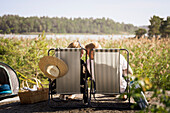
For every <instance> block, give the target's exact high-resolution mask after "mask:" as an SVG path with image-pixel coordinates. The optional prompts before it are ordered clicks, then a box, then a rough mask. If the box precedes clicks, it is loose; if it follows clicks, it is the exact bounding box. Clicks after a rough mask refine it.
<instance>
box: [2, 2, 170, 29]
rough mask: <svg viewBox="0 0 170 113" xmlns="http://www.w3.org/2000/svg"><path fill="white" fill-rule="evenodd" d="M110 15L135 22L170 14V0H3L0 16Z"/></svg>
mask: <svg viewBox="0 0 170 113" xmlns="http://www.w3.org/2000/svg"><path fill="white" fill-rule="evenodd" d="M4 14H15V15H19V16H24V17H29V16H38V17H40V16H49V17H67V18H70V17H72V18H75V17H76V18H77V17H81V18H90V17H93V18H102V17H105V18H110V19H113V20H114V21H115V22H120V23H121V22H124V23H125V24H129V23H130V24H133V25H135V26H142V25H149V24H150V23H149V19H150V18H151V17H152V16H153V15H156V16H159V17H161V18H164V19H166V18H167V16H170V0H0V16H3V15H4Z"/></svg>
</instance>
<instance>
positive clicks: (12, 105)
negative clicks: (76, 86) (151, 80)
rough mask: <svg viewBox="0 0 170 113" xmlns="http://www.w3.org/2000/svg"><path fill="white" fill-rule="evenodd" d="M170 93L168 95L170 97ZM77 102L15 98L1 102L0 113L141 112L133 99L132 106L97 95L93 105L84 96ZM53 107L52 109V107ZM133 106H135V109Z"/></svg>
mask: <svg viewBox="0 0 170 113" xmlns="http://www.w3.org/2000/svg"><path fill="white" fill-rule="evenodd" d="M169 94H170V93H168V95H169ZM151 95H152V92H146V93H145V96H146V97H147V98H148V99H149V98H150V97H151ZM76 97H77V99H76V100H66V101H61V100H59V99H58V98H55V100H56V101H57V102H54V101H50V102H49V103H48V101H43V102H38V103H34V104H21V103H20V100H19V97H14V98H10V99H8V100H7V99H6V100H1V101H0V113H30V112H36V113H37V112H38V113H39V112H41V113H48V112H50V113H53V112H54V113H56V112H59V113H60V112H64V113H70V112H71V113H77V112H83V113H84V112H95V113H100V112H102V113H103V112H111V113H134V112H137V111H140V108H139V107H138V106H137V105H136V104H135V102H134V100H133V99H131V102H130V106H129V103H128V101H127V100H126V101H120V99H116V97H113V96H112V97H109V96H108V95H96V100H94V99H92V101H91V105H90V106H87V105H84V104H83V102H82V99H81V98H82V95H76ZM154 101H155V102H156V101H157V100H149V103H154ZM49 105H50V106H51V107H50V106H49ZM131 106H134V107H133V108H132V107H131Z"/></svg>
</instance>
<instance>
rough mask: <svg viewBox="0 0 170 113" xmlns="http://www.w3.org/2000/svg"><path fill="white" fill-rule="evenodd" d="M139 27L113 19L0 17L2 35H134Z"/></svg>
mask: <svg viewBox="0 0 170 113" xmlns="http://www.w3.org/2000/svg"><path fill="white" fill-rule="evenodd" d="M136 29H137V27H135V26H133V25H132V24H124V23H122V24H120V23H116V22H114V21H113V20H111V19H105V18H101V19H99V18H98V19H93V18H74V19H72V18H70V19H69V18H65V17H61V18H58V17H53V18H49V17H44V16H43V17H40V18H38V17H27V18H24V17H19V16H18V15H4V16H2V17H0V33H7V34H8V33H30V32H43V31H45V32H48V33H91V34H113V33H114V34H121V33H124V34H125V33H128V34H132V33H134V31H135V30H136Z"/></svg>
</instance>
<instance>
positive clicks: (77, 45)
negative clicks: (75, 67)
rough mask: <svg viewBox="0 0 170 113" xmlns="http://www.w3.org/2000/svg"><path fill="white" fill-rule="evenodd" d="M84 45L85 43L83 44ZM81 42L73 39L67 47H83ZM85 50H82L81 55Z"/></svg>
mask: <svg viewBox="0 0 170 113" xmlns="http://www.w3.org/2000/svg"><path fill="white" fill-rule="evenodd" d="M81 46H82V47H83V45H81ZM81 46H80V43H79V42H78V41H77V40H76V41H73V42H72V43H70V44H69V46H68V47H67V48H81ZM83 54H84V51H83V50H81V57H82V56H83Z"/></svg>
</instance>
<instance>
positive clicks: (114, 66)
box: [90, 49, 130, 103]
mask: <svg viewBox="0 0 170 113" xmlns="http://www.w3.org/2000/svg"><path fill="white" fill-rule="evenodd" d="M123 50H124V51H127V50H125V49H93V50H90V54H92V51H93V52H94V53H93V55H94V60H92V59H91V58H90V61H91V62H90V69H91V71H90V72H92V71H94V77H95V84H96V91H95V92H96V94H97V93H98V94H121V91H120V79H121V77H120V76H122V72H121V71H120V69H121V68H120V55H121V54H120V51H123ZM90 56H91V55H90ZM128 59H129V56H128V51H127V65H128V64H129V60H128ZM93 66H94V67H93ZM127 67H128V66H127ZM127 70H128V69H127ZM91 74H92V73H91ZM127 78H128V76H127ZM128 82H129V81H128V79H127V86H128ZM129 91H130V90H129V89H127V90H126V93H129ZM129 103H130V98H129Z"/></svg>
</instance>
